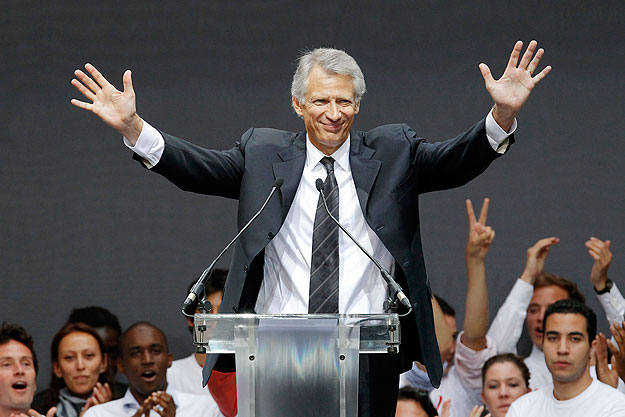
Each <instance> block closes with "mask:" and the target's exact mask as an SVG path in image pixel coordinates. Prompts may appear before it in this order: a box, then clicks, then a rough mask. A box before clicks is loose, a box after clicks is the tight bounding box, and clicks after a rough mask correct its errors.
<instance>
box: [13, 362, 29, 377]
mask: <svg viewBox="0 0 625 417" xmlns="http://www.w3.org/2000/svg"><path fill="white" fill-rule="evenodd" d="M13 373H14V374H15V375H24V374H25V373H26V370H25V368H24V364H23V363H21V362H17V363H16V364H15V367H14V370H13Z"/></svg>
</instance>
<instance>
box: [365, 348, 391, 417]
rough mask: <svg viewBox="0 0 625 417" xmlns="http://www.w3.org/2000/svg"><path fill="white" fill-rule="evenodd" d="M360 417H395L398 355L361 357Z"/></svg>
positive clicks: (368, 355)
mask: <svg viewBox="0 0 625 417" xmlns="http://www.w3.org/2000/svg"><path fill="white" fill-rule="evenodd" d="M359 365H360V366H359V368H360V369H359V372H360V373H359V379H360V380H359V384H358V417H394V416H395V407H396V406H397V392H398V391H399V358H398V355H390V354H384V353H377V354H367V355H364V354H363V355H360V361H359Z"/></svg>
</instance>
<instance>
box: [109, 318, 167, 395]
mask: <svg viewBox="0 0 625 417" xmlns="http://www.w3.org/2000/svg"><path fill="white" fill-rule="evenodd" d="M121 350H122V351H121V362H120V363H119V370H120V372H122V373H124V374H126V376H127V377H128V383H129V384H130V391H131V392H132V394H133V395H134V396H135V398H136V399H137V401H139V402H141V401H143V400H144V399H145V398H146V397H148V396H149V395H150V394H151V393H152V392H154V391H163V390H165V389H166V388H167V368H169V367H170V366H171V362H172V360H173V357H172V355H171V353H169V351H168V350H167V344H166V343H165V337H164V336H163V334H162V333H161V332H159V331H158V330H157V329H155V328H153V327H151V326H148V325H140V326H137V327H135V328H133V329H132V330H130V331H129V332H128V333H126V335H125V336H124V338H123V342H122V345H121Z"/></svg>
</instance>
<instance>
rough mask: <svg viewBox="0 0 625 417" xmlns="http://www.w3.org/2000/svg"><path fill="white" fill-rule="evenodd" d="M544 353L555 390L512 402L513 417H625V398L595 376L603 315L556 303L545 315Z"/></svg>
mask: <svg viewBox="0 0 625 417" xmlns="http://www.w3.org/2000/svg"><path fill="white" fill-rule="evenodd" d="M543 325H544V334H543V339H544V340H543V352H544V353H545V362H546V364H547V368H548V369H549V373H550V374H551V378H552V382H553V387H552V388H544V389H539V390H536V391H533V392H531V393H528V394H526V395H523V396H521V397H519V398H518V399H517V400H516V401H514V402H513V403H512V406H510V409H509V410H508V414H507V417H525V416H550V417H588V416H593V417H617V416H618V417H622V416H625V394H623V393H621V392H619V391H617V390H616V389H614V388H612V387H610V386H608V385H606V384H604V383H603V382H600V381H599V380H597V379H593V378H592V377H591V376H590V355H591V345H592V341H593V340H594V338H595V334H596V332H597V317H596V315H595V313H594V312H593V311H592V309H591V308H590V307H588V306H587V305H585V304H583V303H581V302H579V301H576V300H571V299H567V300H560V301H556V302H555V303H553V304H551V305H550V306H549V307H548V308H547V311H545V317H544V323H543Z"/></svg>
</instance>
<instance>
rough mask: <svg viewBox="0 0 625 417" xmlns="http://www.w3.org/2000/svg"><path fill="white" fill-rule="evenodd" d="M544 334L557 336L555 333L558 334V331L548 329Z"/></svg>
mask: <svg viewBox="0 0 625 417" xmlns="http://www.w3.org/2000/svg"><path fill="white" fill-rule="evenodd" d="M545 334H549V335H552V336H557V335H559V334H560V332H558V331H556V330H549V331H547V332H545Z"/></svg>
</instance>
